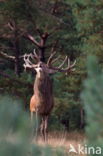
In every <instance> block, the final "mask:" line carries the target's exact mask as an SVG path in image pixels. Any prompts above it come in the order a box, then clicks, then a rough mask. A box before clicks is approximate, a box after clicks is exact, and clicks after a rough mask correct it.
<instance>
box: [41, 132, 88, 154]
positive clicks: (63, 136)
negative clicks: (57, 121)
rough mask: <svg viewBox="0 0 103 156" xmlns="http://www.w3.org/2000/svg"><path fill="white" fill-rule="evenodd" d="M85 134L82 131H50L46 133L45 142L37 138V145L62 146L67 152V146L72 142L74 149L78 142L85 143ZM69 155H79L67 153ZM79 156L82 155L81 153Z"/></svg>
mask: <svg viewBox="0 0 103 156" xmlns="http://www.w3.org/2000/svg"><path fill="white" fill-rule="evenodd" d="M85 140H86V139H85V136H84V134H83V133H78V132H70V133H67V132H62V133H61V132H52V133H49V135H48V141H47V143H44V141H43V140H42V138H41V137H39V138H38V145H40V146H47V145H48V146H50V147H52V148H53V149H55V148H63V149H64V150H65V151H66V153H69V146H70V144H72V145H73V146H74V147H75V149H77V146H78V144H81V145H82V144H84V143H85ZM69 156H80V155H77V154H73V153H69ZM81 156H84V155H83V154H82V155H81Z"/></svg>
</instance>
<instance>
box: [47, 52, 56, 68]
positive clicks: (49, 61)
mask: <svg viewBox="0 0 103 156" xmlns="http://www.w3.org/2000/svg"><path fill="white" fill-rule="evenodd" d="M55 54H56V51H54V52H53V53H51V55H50V57H49V59H48V61H47V66H51V62H52V60H53V57H54V55H55Z"/></svg>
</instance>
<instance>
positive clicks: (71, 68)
mask: <svg viewBox="0 0 103 156" xmlns="http://www.w3.org/2000/svg"><path fill="white" fill-rule="evenodd" d="M67 61H68V64H67V67H66V68H62V67H63V66H64V64H65V63H66V62H67ZM75 64H76V60H75V61H74V63H73V64H72V65H70V59H69V58H68V56H66V57H65V59H64V61H63V62H62V64H60V65H59V67H53V66H51V67H50V70H52V73H55V72H67V73H68V72H70V71H74V70H75V69H74V68H73V67H74V66H75Z"/></svg>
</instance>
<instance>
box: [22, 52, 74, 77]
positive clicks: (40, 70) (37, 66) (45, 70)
mask: <svg viewBox="0 0 103 156" xmlns="http://www.w3.org/2000/svg"><path fill="white" fill-rule="evenodd" d="M55 54H56V52H53V53H52V54H51V55H50V57H49V59H48V61H47V63H44V62H42V61H40V57H39V56H38V55H37V53H36V52H35V50H34V51H33V53H30V54H24V62H25V63H24V68H25V70H26V68H29V69H34V70H35V71H36V73H37V76H38V77H39V78H40V77H42V76H44V75H48V74H54V73H56V72H64V73H70V72H71V71H74V70H75V69H74V66H75V63H76V60H75V61H74V63H73V64H70V59H69V58H68V57H67V56H66V57H65V59H64V60H63V61H62V63H61V64H60V65H59V66H53V64H54V63H55V62H57V61H58V60H59V59H60V56H59V57H57V58H55V59H54V56H55ZM33 61H36V63H34V62H33ZM66 64H67V67H65V68H63V67H64V66H65V65H66Z"/></svg>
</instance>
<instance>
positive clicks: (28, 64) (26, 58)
mask: <svg viewBox="0 0 103 156" xmlns="http://www.w3.org/2000/svg"><path fill="white" fill-rule="evenodd" d="M30 57H31V54H24V62H25V63H24V64H23V66H24V68H25V69H26V68H30V69H32V68H35V67H36V65H35V64H33V63H32V62H31V61H30Z"/></svg>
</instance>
